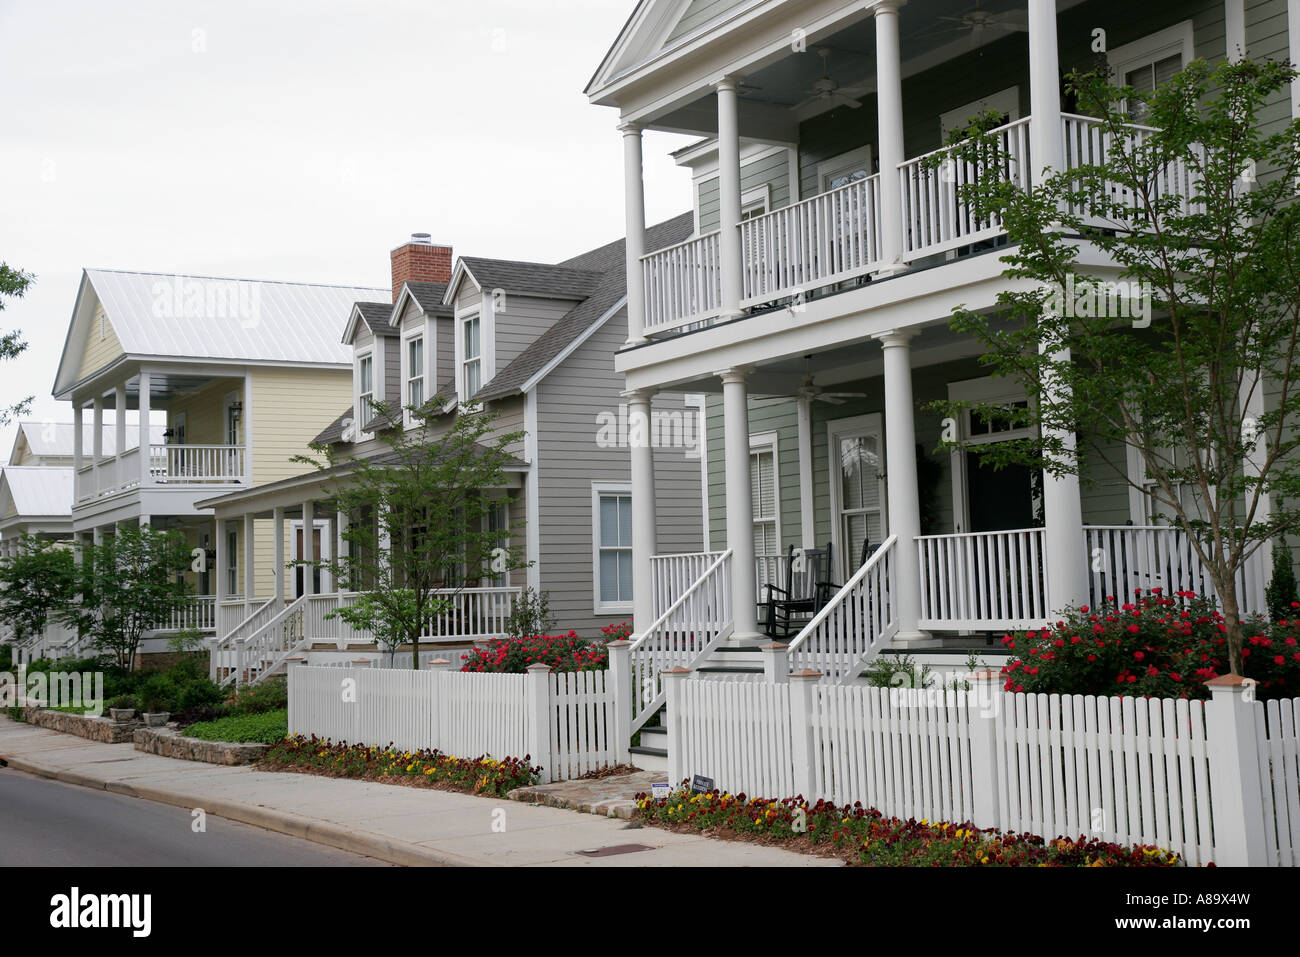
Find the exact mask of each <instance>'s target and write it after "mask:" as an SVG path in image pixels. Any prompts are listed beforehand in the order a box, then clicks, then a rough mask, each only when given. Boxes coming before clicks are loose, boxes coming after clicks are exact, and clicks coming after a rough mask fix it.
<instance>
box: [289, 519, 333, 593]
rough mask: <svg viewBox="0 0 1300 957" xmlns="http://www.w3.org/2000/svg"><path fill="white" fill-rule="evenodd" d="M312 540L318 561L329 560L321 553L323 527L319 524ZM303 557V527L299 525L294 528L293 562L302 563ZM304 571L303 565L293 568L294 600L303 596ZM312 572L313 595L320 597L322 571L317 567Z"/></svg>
mask: <svg viewBox="0 0 1300 957" xmlns="http://www.w3.org/2000/svg"><path fill="white" fill-rule="evenodd" d="M311 538H312V554H314V555H315V556H316V559H317V561H321V560H323V559H326V558H329V555H327V554H325V553H324V552H322V551H321V543H322V538H323V536H322V535H321V526H320V525H319V524H317V526H316V528H315V529H314V530H313V531H312V536H311ZM302 556H303V550H302V525H297V526H295V527H294V530H293V560H294V561H295V562H297V561H300V560H301V559H302ZM304 571H305V569H304V568H303V566H302V565H295V566H294V568H293V597H294V598H297V597H298V596H299V595H301V594H302V586H303V572H304ZM311 572H312V574H311V582H312V594H313V595H319V594H320V593H321V590H320V583H321V570H320V568H319V567H317V568H313V569H312V570H311Z"/></svg>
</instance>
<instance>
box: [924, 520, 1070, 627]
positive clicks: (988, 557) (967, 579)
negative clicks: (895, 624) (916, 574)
mask: <svg viewBox="0 0 1300 957" xmlns="http://www.w3.org/2000/svg"><path fill="white" fill-rule="evenodd" d="M1043 535H1044V531H1043V529H1041V528H1022V529H1015V530H1013V531H1004V532H963V533H960V534H956V535H923V536H921V537H919V538H918V539H917V540H916V541H917V545H918V554H919V561H920V571H921V575H920V582H921V621H920V626H921V627H922V628H939V629H976V630H978V629H1002V628H1030V627H1033V626H1035V625H1041V624H1042V623H1043V622H1044V621H1046V620H1047V618H1048V617H1049V616H1050V615H1051V613H1052V609H1050V608H1048V607H1047V566H1046V561H1045V556H1044V554H1043Z"/></svg>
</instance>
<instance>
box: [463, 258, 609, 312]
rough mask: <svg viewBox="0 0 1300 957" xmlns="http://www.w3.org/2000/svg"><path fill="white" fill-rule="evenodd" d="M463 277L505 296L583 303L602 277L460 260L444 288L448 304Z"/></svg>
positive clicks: (567, 269) (567, 270)
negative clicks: (469, 277) (500, 291)
mask: <svg viewBox="0 0 1300 957" xmlns="http://www.w3.org/2000/svg"><path fill="white" fill-rule="evenodd" d="M466 273H468V274H469V275H470V276H471V277H472V278H473V280H474V283H475V284H476V285H477V286H478V287H479V288H480V289H483V290H491V289H502V290H505V292H506V293H507V294H509V293H514V294H515V295H520V296H540V297H545V298H551V299H574V300H578V299H586V298H587V297H588V296H589V295H591V292H592V290H593V289H595V288H596V284H597V283H599V282H600V280H601V273H600V272H597V271H593V270H590V269H580V268H574V267H572V266H564V265H552V264H550V263H530V262H519V261H517V260H512V259H483V258H481V257H478V256H462V257H461V258H460V261H459V262H458V263H457V264H456V273H455V274H454V275H453V276H452V277H451V283H450V284H449V285H448V286H447V292H446V299H447V301H450V300H451V299H452V298H454V297H455V295H456V289H457V288H458V287H459V286H460V283H461V281H462V279H463V278H464V276H465V274H466Z"/></svg>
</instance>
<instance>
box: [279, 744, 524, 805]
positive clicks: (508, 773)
mask: <svg viewBox="0 0 1300 957" xmlns="http://www.w3.org/2000/svg"><path fill="white" fill-rule="evenodd" d="M528 760H529V757H528V755H524V757H523V758H522V759H520V758H502V759H501V760H499V761H498V760H495V759H493V758H489V757H486V756H482V757H477V758H473V759H470V758H454V757H452V756H451V755H448V754H443V753H442V752H440V751H432V750H428V749H424V750H420V751H401V750H398V749H397V748H393V747H391V746H389V747H378V746H375V747H367V746H366V745H360V744H341V743H340V744H335V743H334V742H332V741H329V740H322V739H320V738H317V737H316V736H315V735H312V736H310V737H306V736H304V735H300V734H299V735H293V736H292V737H287V738H284V739H283V740H281V741H278V742H276V743H275V744H273V745H271V747H270V748H269V749H268V750H267V752H266V754H265V755H264V756H263V758H262V760H261V761H260V762H259V768H260V769H261V770H264V771H303V772H307V773H309V774H323V775H326V776H327V777H335V778H360V779H362V780H366V781H382V782H387V783H393V784H407V785H413V786H416V787H433V788H440V789H442V790H447V791H465V792H467V793H469V794H492V795H496V796H498V797H504V796H505V794H506V793H507V792H508V791H511V790H513V789H514V788H519V787H524V786H526V785H529V784H535V783H536V782H537V780H538V776H539V773H540V772H541V768H540V767H531V766H529V764H528Z"/></svg>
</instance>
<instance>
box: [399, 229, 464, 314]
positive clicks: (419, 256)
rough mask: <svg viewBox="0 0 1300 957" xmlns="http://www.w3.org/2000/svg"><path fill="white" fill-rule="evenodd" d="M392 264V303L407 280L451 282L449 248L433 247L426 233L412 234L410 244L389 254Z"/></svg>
mask: <svg viewBox="0 0 1300 957" xmlns="http://www.w3.org/2000/svg"><path fill="white" fill-rule="evenodd" d="M391 259H392V262H393V302H397V297H398V295H399V294H400V293H401V291H402V283H404V282H406V281H407V280H408V279H411V280H415V281H417V282H451V247H450V246H435V245H434V244H433V243H432V242H430V241H429V234H428V233H412V234H411V239H410V242H407V243H405V244H403V245H401V246H398V247H397V248H396V249H394V250H393V252H392V254H391Z"/></svg>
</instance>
